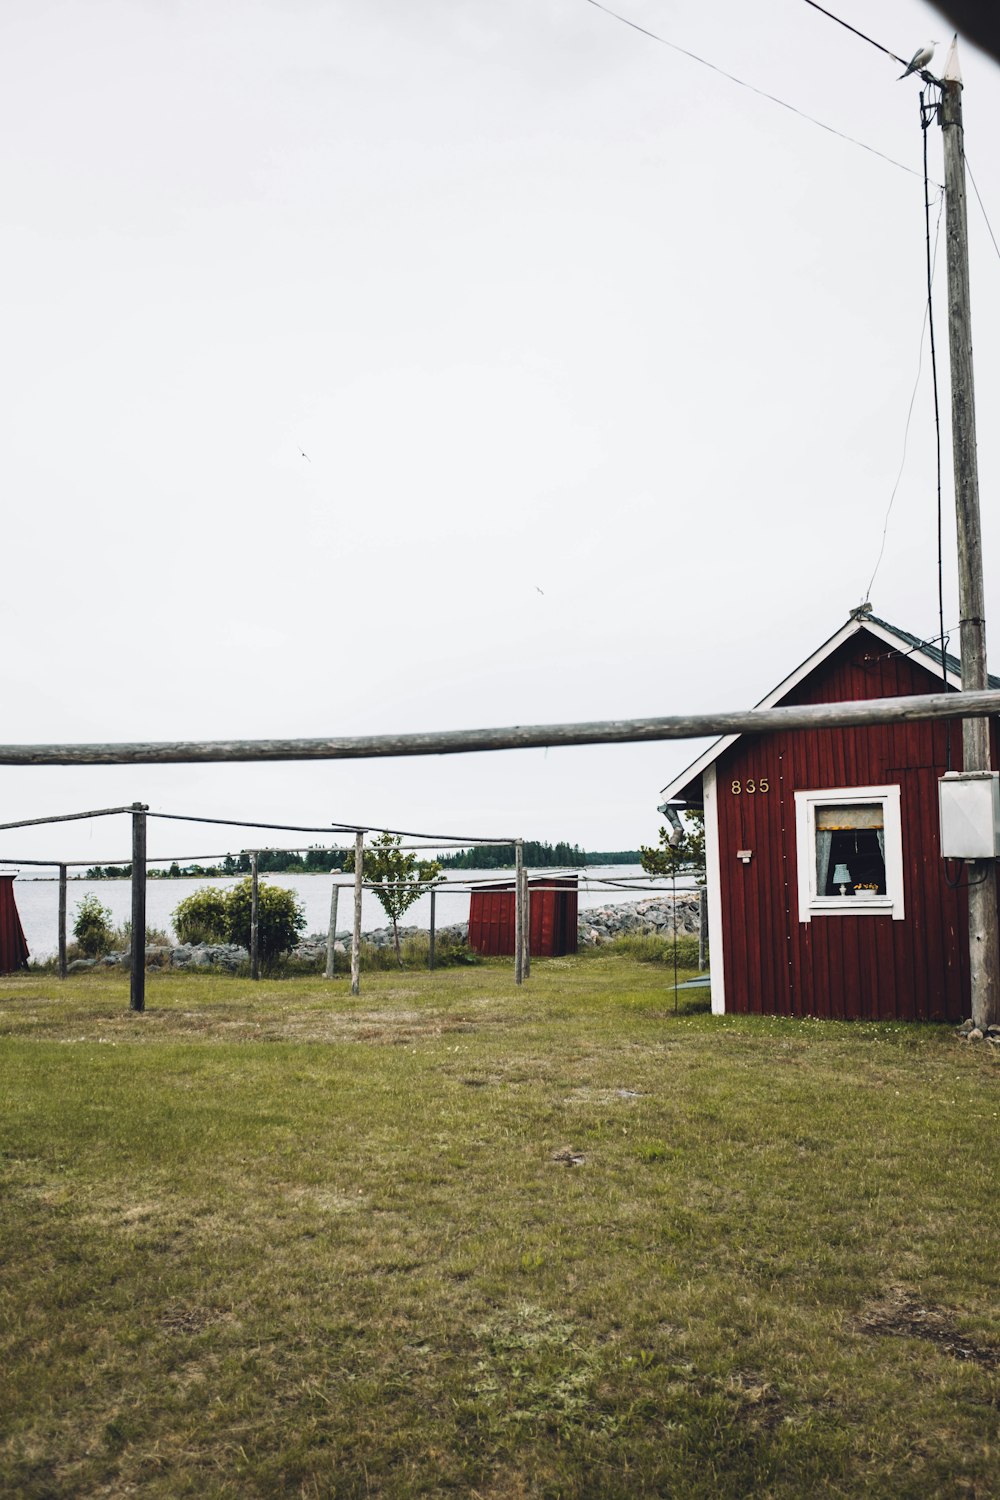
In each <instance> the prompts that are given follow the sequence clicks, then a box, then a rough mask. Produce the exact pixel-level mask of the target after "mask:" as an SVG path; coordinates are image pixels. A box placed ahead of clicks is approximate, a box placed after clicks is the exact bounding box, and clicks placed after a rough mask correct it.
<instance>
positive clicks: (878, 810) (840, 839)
mask: <svg viewBox="0 0 1000 1500" xmlns="http://www.w3.org/2000/svg"><path fill="white" fill-rule="evenodd" d="M816 892H817V895H821V896H854V895H873V896H884V895H885V894H886V883H885V815H884V812H883V807H882V803H881V802H858V803H853V804H852V803H845V802H841V803H830V804H826V805H824V804H822V803H820V804H819V805H818V806H817V807H816Z"/></svg>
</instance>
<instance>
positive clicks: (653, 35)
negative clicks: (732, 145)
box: [587, 0, 920, 177]
mask: <svg viewBox="0 0 1000 1500" xmlns="http://www.w3.org/2000/svg"><path fill="white" fill-rule="evenodd" d="M587 4H588V5H593V6H594V8H595V9H596V10H601V11H603V12H604V14H605V15H606V16H611V18H612V20H615V21H620V22H621V23H622V25H623V26H630V27H631V28H632V30H633V31H639V32H641V33H642V35H643V36H648V37H649V38H650V40H651V41H654V42H659V43H660V45H661V46H663V47H669V48H670V49H671V51H672V52H679V53H680V54H681V56H682V57H688V58H690V59H691V61H692V62H696V63H700V64H701V66H702V67H703V68H711V70H712V72H713V73H719V74H721V76H722V77H723V78H728V79H729V81H730V83H738V84H739V86H740V88H742V89H749V90H750V92H751V94H757V95H759V96H760V98H761V99H769V100H770V101H771V103H772V104H779V105H780V106H781V108H782V109H787V110H789V111H790V112H791V113H792V114H793V115H798V116H799V117H800V119H803V120H808V121H809V123H810V124H811V125H818V126H819V128H820V130H826V131H828V132H829V134H830V135H835V136H838V137H839V138H840V140H842V141H847V142H849V143H850V145H852V146H859V147H860V148H861V150H862V151H868V152H870V154H871V155H872V156H878V157H880V158H881V159H882V161H887V162H888V163H889V165H890V166H893V167H898V168H899V170H900V171H901V172H909V173H910V174H911V176H913V177H919V176H920V173H919V172H918V171H916V169H915V168H914V167H908V166H907V165H906V163H905V162H901V161H897V160H896V159H895V157H893V156H886V154H885V152H884V151H879V150H877V149H876V148H875V147H874V146H869V145H867V144H866V143H865V142H864V141H859V140H858V139H857V137H856V136H853V135H845V134H844V132H843V131H842V130H837V129H836V127H835V126H833V125H827V124H826V123H825V122H824V121H823V120H817V119H816V116H815V115H807V114H806V112H805V110H803V109H797V108H796V107H795V105H794V104H789V103H788V101H787V99H779V98H778V96H777V94H769V93H768V92H767V90H766V89H759V88H758V87H757V86H756V84H753V83H747V81H746V79H745V78H737V76H736V74H735V73H727V72H726V70H725V68H720V67H719V66H718V65H717V64H716V63H713V62H709V61H708V59H707V58H706V57H699V56H698V53H697V52H689V51H688V49H687V48H686V47H681V46H679V45H678V44H677V43H676V42H670V41H668V40H667V38H666V37H665V36H660V35H658V33H657V32H655V31H649V30H648V29H647V28H646V27H645V26H640V25H639V23H638V21H630V20H629V18H628V16H623V15H620V14H619V12H618V11H616V10H611V9H610V8H609V7H608V6H607V5H603V4H602V3H601V0H587ZM834 19H836V17H834ZM852 29H853V28H852ZM859 35H862V33H860V32H859ZM865 40H866V41H867V40H868V38H867V37H866V38H865ZM874 45H875V46H878V43H877V42H876V43H874ZM883 50H885V49H883ZM889 56H890V57H896V54H895V52H890V53H889ZM896 60H897V62H901V61H902V59H901V58H897V59H896Z"/></svg>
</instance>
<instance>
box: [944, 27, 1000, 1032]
mask: <svg viewBox="0 0 1000 1500" xmlns="http://www.w3.org/2000/svg"><path fill="white" fill-rule="evenodd" d="M941 88H942V99H941V115H940V119H941V128H942V133H943V136H944V181H945V202H946V215H945V228H946V239H947V251H948V341H949V349H950V354H951V431H952V453H953V459H954V468H955V515H956V520H957V526H958V605H959V616H960V619H961V651H962V691H963V692H979V691H983V690H984V689H986V688H987V687H988V686H989V678H988V676H987V672H986V603H985V594H984V589H983V550H982V532H981V529H980V522H979V471H978V467H977V462H976V402H975V387H974V384H973V378H972V314H971V299H970V296H969V241H968V224H967V220H966V206H965V136H964V132H963V128H962V74H961V70H960V68H959V66H958V48H957V42H952V45H951V51H950V52H949V54H948V61H947V63H946V64H945V76H944V79H943V81H942V84H941ZM962 749H963V765H964V769H965V770H966V771H989V770H990V721H989V720H988V719H965V720H963V723H962ZM965 868H966V871H967V873H968V885H969V971H970V978H971V985H972V1019H973V1020H974V1021H975V1023H976V1025H977V1026H980V1027H986V1026H988V1025H991V1024H993V1023H995V1022H996V1021H997V1020H998V1018H1000V1003H998V992H1000V974H998V967H1000V941H998V927H997V875H996V861H995V860H992V859H979V860H974V861H970V862H969V863H967V864H966V866H965Z"/></svg>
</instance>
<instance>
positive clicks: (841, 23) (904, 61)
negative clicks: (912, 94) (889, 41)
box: [806, 0, 909, 68]
mask: <svg viewBox="0 0 1000 1500" xmlns="http://www.w3.org/2000/svg"><path fill="white" fill-rule="evenodd" d="M806 4H807V5H811V6H812V8H813V10H818V11H821V12H822V14H823V15H824V16H829V18H830V20H831V21H836V23H837V25H838V26H843V27H844V29H845V30H846V31H853V32H854V35H855V36H859V37H860V38H861V40H862V41H863V42H868V43H869V45H870V46H872V47H877V48H878V50H879V51H880V52H884V53H885V55H886V57H891V58H892V59H893V61H894V62H898V63H901V64H902V66H903V67H904V68H905V67H908V65H909V59H908V58H905V57H899V56H898V55H897V53H895V52H890V50H889V48H888V47H883V46H882V43H881V42H876V41H875V39H874V37H870V36H868V35H866V33H865V32H863V31H859V30H858V28H857V27H856V26H852V25H851V24H850V23H849V22H848V21H842V20H841V18H840V16H835V15H834V13H833V11H832V10H825V9H824V8H823V6H822V5H817V4H816V0H806Z"/></svg>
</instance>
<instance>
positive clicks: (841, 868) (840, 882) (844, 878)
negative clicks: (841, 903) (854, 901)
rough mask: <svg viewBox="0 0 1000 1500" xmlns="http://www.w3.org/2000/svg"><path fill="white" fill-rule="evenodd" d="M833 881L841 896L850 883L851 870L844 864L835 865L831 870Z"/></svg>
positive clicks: (844, 894)
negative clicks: (832, 870)
mask: <svg viewBox="0 0 1000 1500" xmlns="http://www.w3.org/2000/svg"><path fill="white" fill-rule="evenodd" d="M833 883H834V885H835V886H836V887H837V889H838V890H839V891H840V894H841V895H842V896H846V895H847V887H848V886H849V885H850V883H851V872H850V870H849V869H848V868H847V866H846V865H837V867H836V869H835V870H834V872H833Z"/></svg>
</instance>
